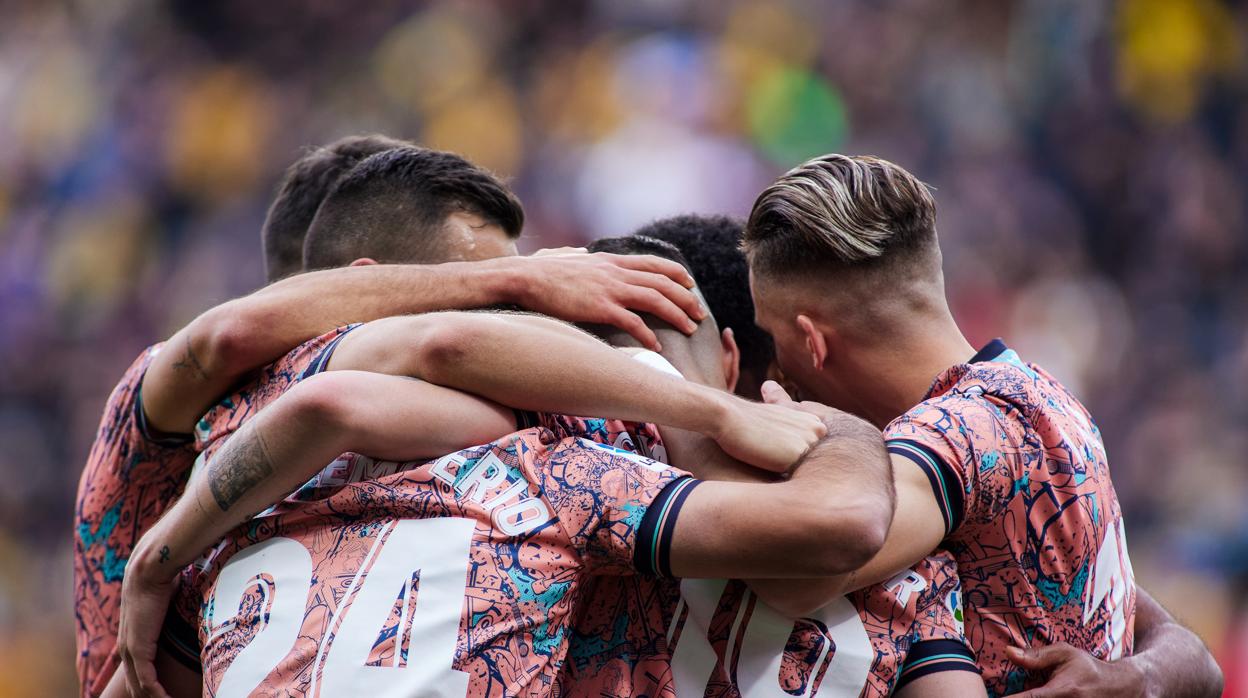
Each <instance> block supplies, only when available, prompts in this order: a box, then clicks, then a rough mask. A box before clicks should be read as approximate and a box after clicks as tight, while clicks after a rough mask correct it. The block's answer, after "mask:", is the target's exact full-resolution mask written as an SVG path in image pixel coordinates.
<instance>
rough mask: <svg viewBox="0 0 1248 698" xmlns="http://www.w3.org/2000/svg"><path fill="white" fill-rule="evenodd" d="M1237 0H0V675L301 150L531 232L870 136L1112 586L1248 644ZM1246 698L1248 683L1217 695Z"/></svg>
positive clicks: (597, 232)
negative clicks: (1012, 386) (1041, 424)
mask: <svg viewBox="0 0 1248 698" xmlns="http://www.w3.org/2000/svg"><path fill="white" fill-rule="evenodd" d="M1246 20H1248V4H1245V3H1243V2H1235V3H1224V2H1219V1H1217V0H1124V1H1123V2H1119V3H1105V2H1086V1H1084V0H1030V1H1019V2H996V1H994V0H978V1H959V2H948V1H939V0H892V1H890V2H884V3H877V2H868V1H866V0H858V1H854V2H848V1H846V2H836V3H817V2H814V1H813V0H812V1H810V2H799V1H796V0H793V1H791V2H775V1H771V0H736V1H732V2H713V3H711V2H708V3H696V2H692V1H683V0H645V1H642V2H631V3H616V2H609V1H608V0H599V1H596V2H595V1H588V0H581V1H578V2H554V1H549V2H547V1H542V0H524V1H521V0H512V1H509V2H502V1H501V0H500V1H498V2H443V3H412V2H398V1H384V2H382V1H375V2H366V3H344V2H337V1H335V0H316V1H308V0H268V1H267V2H247V1H245V0H228V1H223V2H215V3H200V2H195V1H194V0H175V1H172V2H161V1H158V0H109V1H108V2H85V1H70V0H67V1H65V2H60V3H44V2H16V3H13V2H6V3H0V327H2V328H3V329H2V331H0V480H2V481H3V483H4V486H3V487H0V695H54V694H61V693H66V694H68V693H71V692H72V691H73V674H72V672H70V671H69V667H71V666H72V652H73V647H72V627H73V626H72V616H71V612H72V611H71V608H70V599H71V593H70V562H69V560H70V550H71V538H70V536H71V535H72V532H71V530H70V528H71V525H70V524H71V520H70V519H71V506H72V502H73V497H74V490H75V486H76V483H77V479H78V474H79V471H80V469H81V467H82V463H83V462H84V460H85V457H86V453H87V450H88V447H89V445H90V443H91V440H92V438H93V436H94V432H95V428H96V425H97V423H98V420H99V416H100V410H101V408H102V405H103V403H104V400H105V398H106V396H107V394H108V392H109V391H110V390H111V388H112V386H113V384H114V382H115V381H116V380H117V379H118V377H119V376H120V374H121V372H122V371H123V370H124V368H125V367H126V366H127V365H128V364H129V362H130V361H131V360H132V359H133V357H134V356H135V355H136V354H137V352H138V351H139V350H140V349H141V348H142V347H143V346H146V345H147V344H149V343H151V342H153V341H156V340H158V339H161V338H164V337H166V336H168V335H169V334H170V333H172V332H173V331H174V330H175V329H177V328H178V327H180V326H181V325H182V324H183V323H185V322H187V321H188V320H190V319H191V318H192V317H194V316H195V315H196V314H197V313H198V312H200V311H202V310H204V309H206V308H208V307H209V306H211V305H213V304H215V303H218V302H220V301H223V300H226V299H228V298H230V297H233V296H236V295H240V294H242V293H246V292H248V291H250V290H252V289H254V288H256V287H257V286H258V285H259V284H260V283H261V280H262V276H263V274H262V264H261V259H260V255H259V252H260V247H259V235H258V233H259V229H260V222H261V220H262V219H263V216H264V211H265V209H266V207H267V204H268V201H269V198H270V194H271V191H272V187H273V184H274V182H275V181H276V179H277V177H278V176H279V174H280V172H281V170H282V169H283V168H284V167H285V166H286V165H287V164H288V163H289V162H290V161H292V160H293V159H294V158H295V157H296V156H297V155H298V154H299V153H300V149H301V148H302V147H303V146H305V145H308V144H313V143H322V142H326V141H328V140H331V139H333V138H336V137H338V136H341V135H345V134H347V133H353V132H368V131H377V132H383V133H386V134H390V135H394V136H399V137H406V138H412V139H415V140H418V141H420V142H421V143H425V144H429V145H433V146H436V147H440V148H445V149H450V150H455V151H458V152H460V153H462V154H464V155H466V156H468V157H470V158H472V159H474V160H476V161H478V162H480V163H482V164H484V165H487V166H489V167H491V168H493V169H494V170H495V171H497V172H499V173H502V174H505V175H507V176H509V177H511V178H512V180H511V181H512V183H513V184H514V186H515V188H516V191H517V192H518V193H519V194H520V196H521V198H522V199H523V200H524V202H525V204H526V206H527V207H528V212H529V216H530V218H529V220H530V223H529V227H528V230H527V232H526V241H525V242H526V246H527V248H528V249H536V248H538V247H546V246H558V245H564V244H579V243H583V242H585V241H587V240H589V239H592V238H594V237H598V236H603V235H610V234H622V233H626V232H628V231H630V230H631V229H632V228H634V227H636V226H638V225H639V224H641V223H644V222H647V221H649V220H651V219H653V218H655V217H657V216H662V215H666V214H671V213H678V212H716V211H724V212H732V213H736V214H744V213H745V212H747V211H748V209H749V206H750V204H751V203H752V202H753V199H754V196H755V195H756V194H757V192H758V191H759V190H760V189H761V188H762V187H763V186H764V185H765V184H766V183H768V182H769V181H770V180H771V179H772V178H773V177H775V176H776V175H777V174H779V173H780V172H782V171H784V170H786V169H788V168H789V167H791V166H793V165H795V164H797V163H799V162H801V161H802V160H804V159H806V158H807V157H809V156H812V155H816V154H819V153H824V152H829V151H841V152H848V153H871V154H876V155H880V156H882V157H885V158H888V159H890V160H893V161H895V162H897V163H899V164H901V165H902V166H903V167H906V168H907V169H910V170H912V171H914V172H915V173H916V174H918V175H919V176H920V177H922V178H923V179H924V180H925V181H927V182H929V183H930V184H931V185H932V186H933V187H934V188H935V191H936V199H937V202H938V206H939V219H938V227H939V229H940V231H941V236H942V244H943V246H944V248H945V250H946V260H945V262H946V269H947V274H948V276H949V277H950V279H951V293H952V295H953V299H952V300H953V304H954V308H955V312H956V314H957V316H958V319H959V321H960V322H961V323H962V324H963V326H964V328H966V329H967V330H968V334H969V335H970V337H971V339H972V340H973V341H985V340H987V339H989V338H991V337H993V336H995V335H1002V336H1004V337H1006V338H1007V339H1008V340H1009V341H1010V342H1011V343H1012V344H1014V345H1016V346H1018V347H1019V348H1020V349H1021V350H1022V351H1023V353H1024V355H1026V356H1028V357H1029V358H1030V359H1031V360H1034V361H1036V362H1038V363H1040V364H1042V365H1044V366H1046V367H1047V368H1048V369H1049V370H1050V371H1052V372H1053V373H1054V374H1056V375H1057V376H1058V377H1060V378H1061V379H1063V380H1064V381H1065V382H1067V384H1068V385H1070V386H1071V387H1072V389H1074V390H1075V392H1076V394H1077V395H1079V396H1080V397H1081V398H1082V399H1083V400H1084V402H1085V403H1086V404H1087V405H1088V406H1089V408H1090V409H1091V410H1092V412H1093V414H1094V415H1095V416H1096V417H1097V419H1098V422H1099V424H1100V426H1101V428H1102V430H1103V432H1104V435H1105V439H1106V444H1107V446H1108V447H1109V452H1110V454H1111V462H1112V463H1113V467H1114V476H1115V481H1116V483H1117V487H1118V492H1119V496H1120V497H1121V499H1122V502H1123V504H1124V507H1125V510H1126V517H1127V522H1128V524H1129V529H1130V545H1131V552H1132V558H1133V560H1134V562H1135V570H1136V575H1137V578H1138V579H1140V580H1141V581H1142V583H1143V584H1144V585H1145V586H1147V587H1148V588H1149V589H1150V590H1151V591H1153V593H1154V595H1156V596H1157V597H1158V598H1159V599H1160V600H1161V601H1162V602H1163V603H1166V604H1167V605H1169V606H1170V607H1171V609H1172V610H1173V611H1174V612H1175V614H1176V615H1178V616H1180V617H1181V618H1182V619H1184V620H1185V621H1186V622H1188V623H1189V624H1191V625H1192V626H1193V627H1194V628H1195V629H1196V630H1197V631H1198V632H1200V633H1201V634H1202V635H1203V636H1204V637H1205V638H1206V640H1207V641H1208V642H1209V643H1210V644H1211V646H1212V647H1213V648H1214V650H1215V652H1216V653H1217V655H1218V656H1219V659H1220V661H1221V663H1222V664H1223V666H1224V668H1225V669H1226V670H1227V674H1228V676H1227V678H1228V683H1229V685H1228V688H1229V689H1230V694H1231V695H1234V694H1235V691H1236V688H1235V685H1236V684H1237V683H1238V685H1240V686H1241V689H1240V690H1245V691H1248V688H1242V686H1243V683H1242V682H1243V681H1244V679H1243V678H1242V677H1241V678H1238V679H1237V673H1238V672H1237V669H1236V668H1237V667H1240V666H1242V665H1246V664H1248V608H1246V606H1248V604H1245V603H1244V602H1243V598H1244V595H1245V592H1248V507H1246V506H1245V505H1244V502H1245V500H1248V467H1245V461H1244V456H1243V454H1245V453H1248V428H1246V427H1245V425H1246V424H1248V341H1246V340H1248V232H1246V231H1248V226H1246V220H1245V216H1246V215H1248V210H1246V204H1248V106H1246V102H1245V97H1246V96H1248V69H1246V65H1248V63H1246V61H1245V44H1246V42H1248V21H1246ZM1245 695H1248V693H1245Z"/></svg>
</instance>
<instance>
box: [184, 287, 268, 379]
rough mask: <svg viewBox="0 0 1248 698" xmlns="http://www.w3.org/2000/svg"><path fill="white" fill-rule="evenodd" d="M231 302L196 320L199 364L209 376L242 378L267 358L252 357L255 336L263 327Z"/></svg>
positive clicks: (258, 321)
mask: <svg viewBox="0 0 1248 698" xmlns="http://www.w3.org/2000/svg"><path fill="white" fill-rule="evenodd" d="M253 315H254V313H249V312H247V311H246V308H245V307H240V306H238V304H237V303H235V302H230V303H225V304H223V305H219V306H217V307H215V308H213V309H211V310H209V311H207V312H206V313H204V314H203V315H201V316H199V319H197V320H196V323H197V324H199V325H200V329H199V331H198V332H197V333H196V334H197V335H198V337H199V347H198V349H199V352H198V353H199V356H200V363H201V364H202V365H203V367H204V369H205V371H206V372H207V373H209V374H222V375H231V376H235V375H242V374H243V373H246V372H247V371H249V370H251V369H253V368H255V367H256V366H258V365H261V364H263V363H264V361H265V359H266V358H268V357H257V356H254V355H253V352H254V348H255V347H256V346H257V343H256V341H255V338H256V335H257V334H258V333H260V332H263V331H264V327H265V325H266V324H267V323H266V321H265V320H264V319H263V318H258V317H253Z"/></svg>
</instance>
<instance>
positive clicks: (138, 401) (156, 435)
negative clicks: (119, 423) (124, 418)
mask: <svg viewBox="0 0 1248 698" xmlns="http://www.w3.org/2000/svg"><path fill="white" fill-rule="evenodd" d="M146 375H147V374H146V372H144V376H146ZM134 424H135V426H136V427H138V429H139V434H140V435H142V436H143V439H144V440H146V441H147V442H148V443H152V444H155V445H157V446H163V447H164V448H180V447H182V446H189V445H190V444H192V443H194V442H195V436H194V435H192V434H173V433H167V432H163V431H154V430H153V429H152V427H151V425H149V424H148V423H147V413H145V412H144V411H143V378H140V379H139V387H138V389H137V390H135V391H134Z"/></svg>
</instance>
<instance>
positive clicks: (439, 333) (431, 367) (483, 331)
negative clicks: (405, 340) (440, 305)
mask: <svg viewBox="0 0 1248 698" xmlns="http://www.w3.org/2000/svg"><path fill="white" fill-rule="evenodd" d="M492 320H493V318H491V317H489V316H487V315H483V314H475V316H474V315H473V314H468V313H432V314H429V315H425V316H420V317H418V318H413V322H419V323H422V325H423V326H422V327H421V328H420V329H419V330H418V331H417V332H416V333H415V336H416V337H417V340H416V342H415V344H416V346H415V347H413V349H414V351H415V354H416V357H415V360H416V365H417V366H419V368H420V373H421V375H420V377H421V378H423V379H424V380H426V381H429V382H430V383H435V384H438V385H444V386H449V387H456V386H455V380H454V376H455V375H456V371H457V370H458V369H460V368H461V367H463V366H464V365H465V364H466V363H468V362H469V361H470V360H471V356H472V352H473V350H474V348H477V347H479V346H480V345H481V343H482V342H483V341H486V339H487V338H488V336H489V335H490V331H489V325H490V324H491V321H492Z"/></svg>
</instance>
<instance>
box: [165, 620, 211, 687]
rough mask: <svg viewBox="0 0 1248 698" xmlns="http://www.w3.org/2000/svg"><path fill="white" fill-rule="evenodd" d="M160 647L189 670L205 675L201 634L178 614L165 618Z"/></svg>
mask: <svg viewBox="0 0 1248 698" xmlns="http://www.w3.org/2000/svg"><path fill="white" fill-rule="evenodd" d="M159 645H160V648H161V649H163V650H165V651H166V652H168V653H169V654H171V655H173V658H174V659H176V660H178V662H179V663H181V664H183V665H185V666H186V667H187V668H188V669H192V670H194V671H195V672H196V673H203V671H204V669H203V666H202V665H201V664H200V660H199V633H198V632H196V630H195V628H192V627H191V626H190V624H188V623H187V622H186V620H184V619H183V618H182V617H181V616H179V615H178V614H176V613H169V614H167V615H166V616H165V625H164V627H162V628H161V629H160V643H159Z"/></svg>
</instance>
